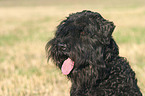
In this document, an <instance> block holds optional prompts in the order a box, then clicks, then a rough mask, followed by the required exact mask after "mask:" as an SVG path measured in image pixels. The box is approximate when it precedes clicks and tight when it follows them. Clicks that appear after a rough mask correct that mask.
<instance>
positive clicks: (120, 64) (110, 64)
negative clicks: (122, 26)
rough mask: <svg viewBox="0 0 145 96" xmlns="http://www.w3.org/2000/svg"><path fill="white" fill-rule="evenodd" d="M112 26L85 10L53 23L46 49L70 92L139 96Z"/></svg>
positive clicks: (78, 95)
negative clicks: (55, 23) (54, 26)
mask: <svg viewBox="0 0 145 96" xmlns="http://www.w3.org/2000/svg"><path fill="white" fill-rule="evenodd" d="M114 28H115V25H114V23H113V22H109V21H108V20H106V19H104V18H103V17H102V16H101V15H100V14H99V13H97V12H91V11H87V10H84V11H82V12H77V13H74V14H71V15H69V17H67V18H66V19H65V20H63V21H62V22H61V23H60V24H59V26H58V27H57V31H56V33H55V37H54V38H53V39H52V40H50V41H49V42H48V43H47V45H46V52H47V56H48V59H50V58H52V59H53V61H54V62H55V64H56V66H58V67H59V68H60V69H61V71H62V73H63V74H65V75H67V77H68V78H69V79H70V80H71V82H72V87H71V91H70V96H142V93H141V92H140V89H139V87H138V86H137V80H136V78H135V73H134V71H133V70H132V69H131V67H130V65H129V63H128V62H127V60H126V59H125V58H123V57H120V56H119V49H118V46H117V44H116V42H115V41H114V39H113V37H112V32H113V30H114Z"/></svg>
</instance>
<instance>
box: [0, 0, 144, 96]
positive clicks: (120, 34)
mask: <svg viewBox="0 0 145 96" xmlns="http://www.w3.org/2000/svg"><path fill="white" fill-rule="evenodd" d="M82 10H92V11H96V12H99V13H100V14H101V15H102V16H103V17H104V18H106V19H108V20H110V21H113V22H114V23H115V25H116V29H115V31H114V33H113V36H114V39H115V40H116V42H117V43H118V45H119V48H120V56H123V57H126V58H127V59H128V61H129V62H130V65H131V67H132V68H133V70H134V71H135V72H136V77H137V78H138V85H139V87H140V89H141V91H142V92H143V94H144V95H145V0H0V96H69V90H70V86H71V83H70V81H69V80H67V78H66V77H65V76H64V75H62V74H61V71H60V70H58V68H56V67H55V65H54V64H53V63H52V62H48V63H47V58H46V54H45V45H46V43H47V41H48V40H50V39H51V38H53V36H54V32H55V30H56V26H57V25H58V24H59V23H60V21H62V20H63V19H64V18H65V17H67V16H68V15H69V14H70V13H74V12H79V11H82Z"/></svg>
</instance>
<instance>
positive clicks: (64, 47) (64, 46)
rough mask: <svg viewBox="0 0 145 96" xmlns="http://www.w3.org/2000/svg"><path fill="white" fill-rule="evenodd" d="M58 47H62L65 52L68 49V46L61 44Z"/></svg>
mask: <svg viewBox="0 0 145 96" xmlns="http://www.w3.org/2000/svg"><path fill="white" fill-rule="evenodd" d="M58 47H60V48H61V49H62V50H65V49H66V44H62V43H59V44H58Z"/></svg>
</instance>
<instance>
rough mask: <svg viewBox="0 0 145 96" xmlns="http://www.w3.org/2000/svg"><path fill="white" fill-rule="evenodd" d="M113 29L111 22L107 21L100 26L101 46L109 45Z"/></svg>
mask: <svg viewBox="0 0 145 96" xmlns="http://www.w3.org/2000/svg"><path fill="white" fill-rule="evenodd" d="M114 29H115V25H114V23H113V22H108V21H107V22H105V23H103V24H100V32H99V33H100V38H99V39H100V42H101V43H103V44H110V39H111V36H112V33H113V31H114Z"/></svg>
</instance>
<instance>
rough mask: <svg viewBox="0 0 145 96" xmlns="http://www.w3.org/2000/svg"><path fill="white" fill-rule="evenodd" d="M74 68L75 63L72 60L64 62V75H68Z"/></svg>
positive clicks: (62, 68) (62, 69)
mask: <svg viewBox="0 0 145 96" xmlns="http://www.w3.org/2000/svg"><path fill="white" fill-rule="evenodd" d="M73 67H74V62H73V61H72V60H71V59H70V58H68V59H66V60H65V61H64V62H63V64H62V67H61V71H62V73H63V74H64V75H68V74H69V73H70V72H71V70H72V69H73Z"/></svg>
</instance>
